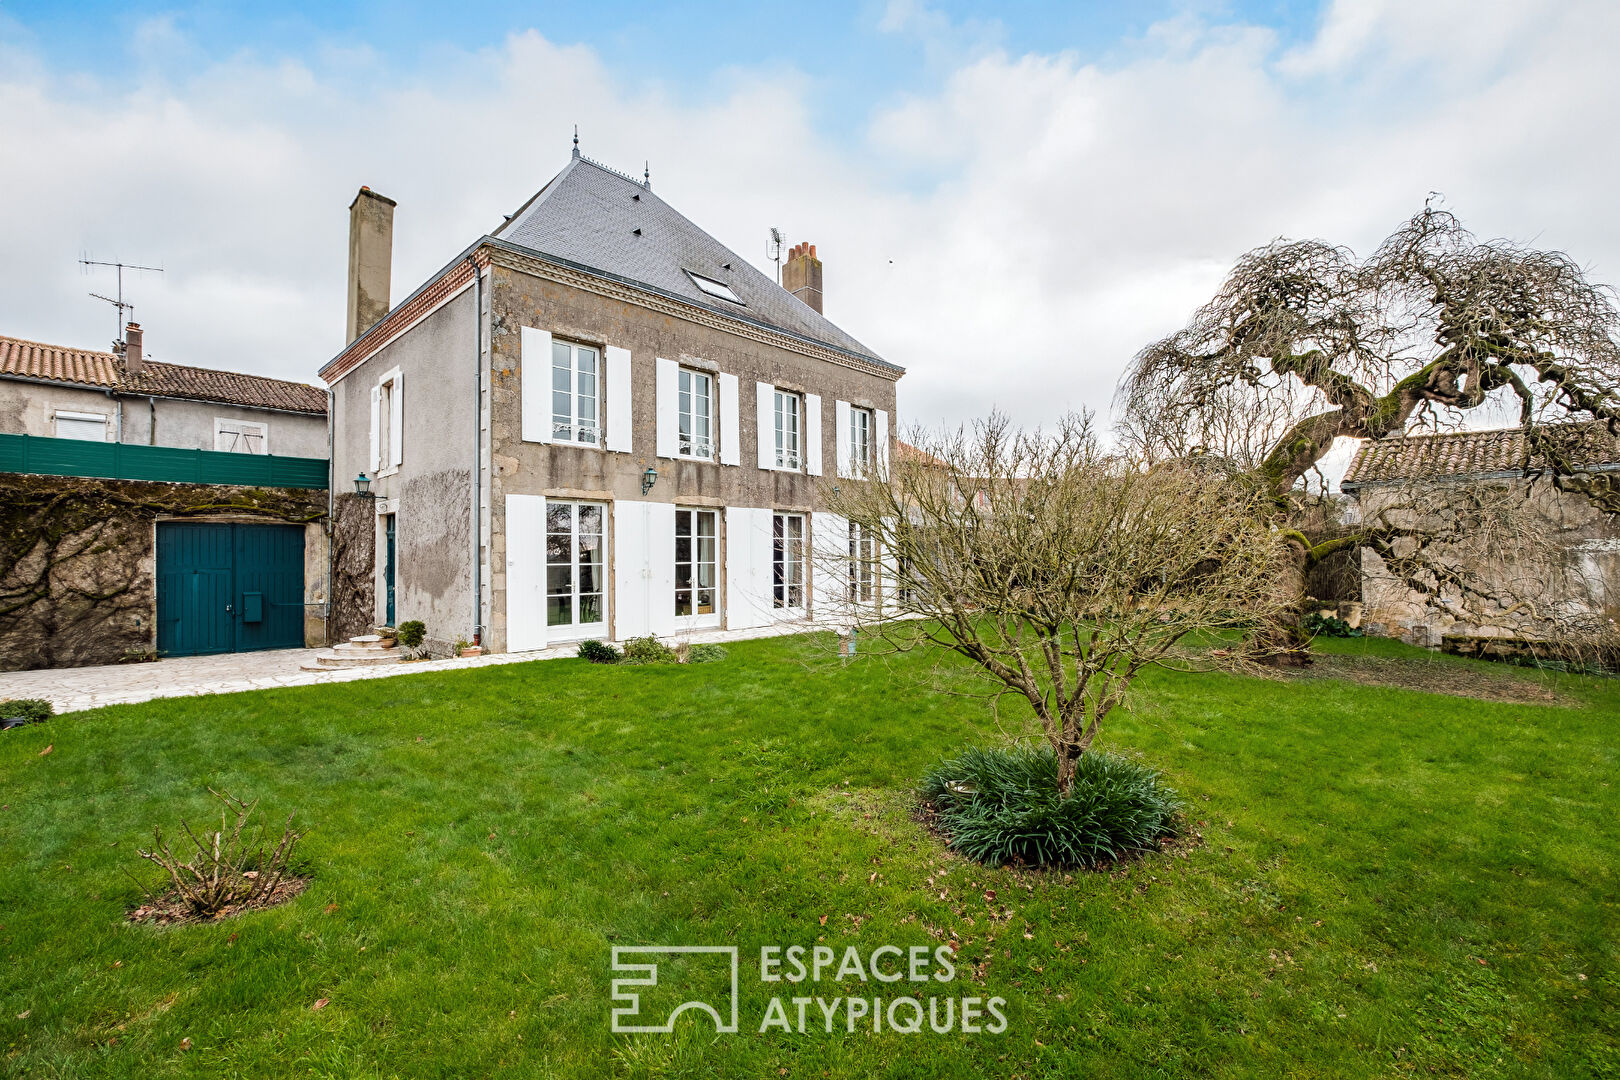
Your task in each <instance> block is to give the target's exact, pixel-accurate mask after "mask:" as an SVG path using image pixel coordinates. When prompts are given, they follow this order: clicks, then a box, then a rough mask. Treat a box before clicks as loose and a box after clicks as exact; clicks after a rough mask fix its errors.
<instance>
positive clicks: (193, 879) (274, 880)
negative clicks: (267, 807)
mask: <svg viewBox="0 0 1620 1080" xmlns="http://www.w3.org/2000/svg"><path fill="white" fill-rule="evenodd" d="M209 794H210V795H213V796H214V797H215V798H216V799H218V800H219V801H220V802H222V803H224V804H225V808H224V810H223V811H222V812H221V813H220V819H219V828H218V829H216V830H214V831H212V832H205V833H203V835H202V837H201V838H199V837H198V836H197V834H196V833H195V832H193V831H192V828H191V826H190V825H189V824H187V823H186V822H185V820H184V819H182V820H181V822H180V828H181V829H182V830H183V831H184V832H185V834H186V838H187V839H188V840H190V841H191V847H192V851H191V853H190V856H189V858H185V859H182V858H181V856H180V855H177V854H176V853H175V852H174V850H173V849H172V848H171V847H170V845H169V842H168V841H167V840H165V839H164V838H163V830H162V829H160V828H154V829H153V830H152V841H153V848H152V850H151V851H144V850H141V849H139V848H137V849H136V854H138V855H139V856H140V857H141V858H143V859H146V860H147V861H148V862H151V863H155V864H156V865H157V866H159V867H162V869H163V872H164V874H165V875H167V879H168V881H167V884H168V885H169V887H170V895H169V896H168V897H167V898H166V899H168V900H170V901H173V900H178V901H180V902H181V903H182V904H183V905H184V906H185V908H186V909H188V910H189V911H190V912H191V914H192V915H194V916H197V917H203V918H212V917H215V916H218V915H220V914H223V913H225V912H226V911H227V910H229V909H233V908H251V907H262V906H264V905H265V904H267V903H269V902H272V901H273V899H274V897H275V896H276V890H277V888H278V887H279V886H281V885H282V883H283V882H284V881H287V880H289V879H290V878H291V876H292V874H291V871H290V869H289V866H290V861H291V859H292V853H293V848H294V847H295V846H297V844H298V841H299V840H301V839H303V834H302V833H298V832H295V831H293V828H292V820H293V819H292V815H291V814H288V815H287V823H286V825H285V826H283V828H282V832H281V838H280V839H279V840H277V841H276V842H275V843H274V845H273V846H272V845H271V843H270V834H269V833H267V832H266V831H265V828H264V825H263V823H262V822H261V823H258V824H253V823H251V819H252V817H253V812H254V811H255V810H257V809H258V807H259V803H258V800H257V799H255V800H254V801H253V802H251V803H248V802H243V801H242V800H241V799H237V798H233V797H232V796H230V795H229V794H227V793H225V792H221V791H215V790H213V789H212V788H210V789H209ZM142 888H143V889H145V888H146V887H145V886H142ZM146 894H147V896H148V897H150V898H151V899H152V900H153V901H154V902H155V903H158V902H161V900H162V899H165V898H160V897H159V896H157V895H156V894H155V893H154V892H153V891H152V890H151V889H146Z"/></svg>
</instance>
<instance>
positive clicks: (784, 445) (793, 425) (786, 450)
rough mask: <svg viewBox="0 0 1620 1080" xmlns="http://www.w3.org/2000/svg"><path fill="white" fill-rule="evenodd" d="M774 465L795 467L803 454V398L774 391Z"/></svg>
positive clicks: (788, 392) (783, 391) (782, 391)
mask: <svg viewBox="0 0 1620 1080" xmlns="http://www.w3.org/2000/svg"><path fill="white" fill-rule="evenodd" d="M775 410H776V467H777V468H778V469H797V468H798V467H799V466H800V463H801V460H802V458H803V454H804V398H803V397H801V396H800V395H798V394H796V393H794V392H793V391H791V390H778V391H776V404H775Z"/></svg>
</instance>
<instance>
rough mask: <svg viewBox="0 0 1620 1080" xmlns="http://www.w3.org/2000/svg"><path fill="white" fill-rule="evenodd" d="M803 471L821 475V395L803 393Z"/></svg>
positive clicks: (812, 474)
mask: <svg viewBox="0 0 1620 1080" xmlns="http://www.w3.org/2000/svg"><path fill="white" fill-rule="evenodd" d="M804 471H805V472H807V473H809V474H810V475H811V476H820V475H821V395H820V394H806V395H804Z"/></svg>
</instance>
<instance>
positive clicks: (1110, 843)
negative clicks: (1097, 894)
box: [921, 746, 1181, 867]
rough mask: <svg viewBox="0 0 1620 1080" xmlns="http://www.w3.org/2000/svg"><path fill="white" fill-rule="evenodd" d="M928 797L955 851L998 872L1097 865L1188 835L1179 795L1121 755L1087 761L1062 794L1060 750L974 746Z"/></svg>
mask: <svg viewBox="0 0 1620 1080" xmlns="http://www.w3.org/2000/svg"><path fill="white" fill-rule="evenodd" d="M921 794H922V797H923V798H924V799H925V800H927V802H928V803H929V804H930V805H931V806H932V808H933V810H934V811H935V813H936V814H937V815H938V819H937V822H938V825H939V828H940V830H941V831H942V832H943V833H944V834H945V837H946V840H947V842H948V843H949V844H950V846H951V847H952V848H953V849H954V850H956V851H957V852H960V853H961V854H962V855H965V856H966V857H968V858H970V859H974V860H977V861H978V862H982V863H988V864H990V865H992V866H1000V865H1002V864H1004V863H1021V864H1028V865H1036V866H1082V867H1090V866H1095V865H1096V864H1097V863H1100V862H1107V861H1112V860H1116V859H1119V858H1120V857H1122V856H1124V855H1126V854H1129V853H1131V852H1135V851H1144V850H1152V849H1155V848H1156V847H1157V846H1158V842H1159V841H1160V840H1161V839H1164V838H1166V837H1171V836H1175V835H1177V834H1178V832H1179V831H1180V830H1179V827H1178V825H1177V821H1176V815H1177V814H1178V813H1179V811H1180V810H1181V800H1180V798H1179V797H1178V796H1177V795H1176V792H1175V791H1174V790H1172V789H1171V788H1169V787H1166V786H1165V785H1164V783H1163V782H1162V781H1161V780H1160V778H1159V774H1158V773H1157V772H1155V771H1154V770H1153V769H1150V768H1148V767H1147V766H1146V765H1143V764H1141V763H1139V762H1136V761H1132V760H1130V759H1129V758H1124V757H1120V756H1119V755H1117V754H1107V753H1100V752H1092V753H1088V754H1086V755H1084V756H1083V757H1081V759H1080V761H1079V763H1078V765H1077V766H1076V768H1075V778H1074V786H1073V787H1072V788H1071V789H1070V791H1069V794H1068V795H1067V796H1060V795H1059V794H1058V790H1057V756H1056V755H1055V754H1054V753H1053V752H1052V749H1051V747H1049V746H1040V747H1014V748H1011V749H996V750H983V749H978V748H972V749H968V750H965V751H963V753H962V754H961V755H960V756H958V757H955V758H951V759H949V760H947V761H942V762H940V763H939V764H938V765H936V766H934V768H933V769H932V770H930V771H929V773H928V775H927V776H925V777H924V778H923V782H922V789H921Z"/></svg>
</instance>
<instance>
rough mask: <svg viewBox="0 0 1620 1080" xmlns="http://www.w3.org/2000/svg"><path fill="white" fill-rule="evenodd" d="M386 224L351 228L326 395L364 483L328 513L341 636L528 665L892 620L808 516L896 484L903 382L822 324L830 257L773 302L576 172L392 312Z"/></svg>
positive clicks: (764, 288)
mask: <svg viewBox="0 0 1620 1080" xmlns="http://www.w3.org/2000/svg"><path fill="white" fill-rule="evenodd" d="M394 209H395V206H394V203H393V202H392V201H391V200H388V199H386V198H384V197H382V196H380V195H378V194H376V193H375V192H372V191H370V190H369V189H366V188H362V189H360V192H359V194H358V195H357V196H356V197H355V201H354V202H353V203H352V204H351V206H350V257H349V269H350V280H349V303H348V311H349V326H348V341H349V343H348V344H347V346H346V347H345V348H344V349H343V350H342V351H341V352H340V353H338V355H337V356H335V357H334V358H333V359H332V360H331V361H330V362H328V363H327V364H326V365H325V366H324V367H323V368H322V369H321V372H320V374H321V377H322V378H323V379H325V380H326V382H327V383H328V384H329V385H330V386H331V389H332V395H333V415H332V425H333V439H334V456H333V472H334V475H335V476H337V477H339V478H340V480H339V481H337V483H338V484H339V485H340V489H341V488H342V486H345V485H348V484H349V483H350V481H349V480H348V479H347V478H349V477H356V478H357V479H358V480H359V481H360V483H361V484H362V485H364V486H366V487H368V490H367V491H366V492H365V494H364V495H360V494H358V493H354V494H350V493H348V492H347V491H345V492H344V493H343V494H340V495H339V496H338V498H337V502H336V510H335V520H334V537H335V539H334V544H335V546H336V551H335V555H336V559H335V562H336V566H337V571H336V577H335V579H334V597H335V600H334V602H335V604H336V605H337V616H336V618H335V625H334V633H335V634H339V633H342V634H347V633H354V632H359V631H362V630H364V629H365V627H366V626H367V625H368V624H370V623H373V622H375V623H395V622H399V621H404V620H408V619H420V620H422V621H423V622H424V623H425V624H426V625H427V628H428V635H429V639H430V641H431V642H433V643H434V645H435V646H436V647H439V648H444V647H446V646H448V645H449V644H450V643H452V642H453V641H455V640H457V639H465V640H467V641H478V642H481V643H482V645H483V646H484V647H485V648H486V649H489V650H491V651H496V652H502V651H525V650H532V649H538V648H542V647H546V646H552V645H556V644H558V643H561V642H568V641H576V640H582V639H585V638H607V639H620V640H622V639H625V638H629V637H634V636H640V635H645V634H656V635H663V636H669V635H675V634H679V633H681V632H683V631H696V630H702V629H721V628H724V629H731V630H742V629H754V628H765V627H770V626H774V625H776V624H779V623H782V622H793V621H798V620H806V619H811V618H814V617H815V615H816V613H817V611H818V604H821V606H822V607H824V608H825V607H827V606H829V605H826V604H824V603H822V601H824V600H825V599H826V597H827V596H829V595H831V593H830V591H831V590H846V589H849V588H852V587H853V588H855V589H857V591H858V593H859V596H860V598H861V599H862V600H863V601H864V600H866V598H868V597H870V598H871V602H874V603H876V602H880V601H881V596H882V592H883V588H884V583H883V582H882V581H881V580H880V579H874V576H873V575H872V574H870V573H865V572H862V573H857V574H856V575H855V576H854V577H853V578H852V579H851V580H844V576H843V575H838V578H837V579H836V580H821V579H820V576H818V575H817V573H816V572H815V569H814V568H815V566H816V565H817V564H818V561H819V560H818V559H817V558H812V554H813V553H814V554H817V555H819V554H821V553H824V552H832V553H835V554H836V553H838V552H843V551H866V550H869V548H870V545H869V544H868V543H866V542H865V540H864V538H861V537H858V536H852V535H851V526H850V525H849V523H848V522H846V521H844V520H843V519H840V518H835V517H833V516H831V515H829V514H827V513H825V512H823V511H822V510H820V509H819V502H818V497H817V492H818V485H820V484H823V483H831V484H836V483H837V482H838V481H839V479H841V478H853V477H857V476H861V475H866V474H869V473H871V472H872V471H874V470H878V469H881V468H883V467H884V466H885V464H886V462H887V460H888V455H889V453H890V450H891V447H892V446H893V439H894V430H895V422H894V417H895V384H896V382H897V380H899V378H900V377H901V375H902V374H903V373H904V371H903V369H902V368H900V367H897V366H896V365H894V364H891V363H889V362H888V361H886V360H884V359H882V358H881V357H879V356H878V355H877V354H876V353H875V352H873V350H871V349H870V348H868V347H867V346H865V345H863V344H861V342H859V341H858V340H856V339H855V338H854V337H852V336H850V335H849V334H848V333H846V332H845V331H844V330H842V329H840V328H839V327H838V326H836V325H835V324H834V323H833V322H832V321H830V320H829V319H828V318H826V317H825V316H824V315H823V313H822V310H821V308H822V272H823V270H822V263H821V260H820V259H819V258H818V256H817V254H816V249H815V247H814V246H812V245H808V244H801V245H798V246H797V247H795V248H793V249H792V251H791V252H790V254H789V256H788V259H787V261H786V264H785V265H784V266H783V268H782V278H783V284H782V285H778V284H777V283H776V282H775V281H773V280H772V279H771V278H770V277H768V276H766V275H765V274H763V273H761V272H760V271H759V270H757V269H755V268H754V267H753V266H752V265H750V264H749V263H748V262H747V261H746V260H745V259H743V258H742V257H741V256H739V255H737V254H736V253H734V252H733V251H731V250H730V249H728V248H727V247H725V246H724V245H723V244H721V243H720V242H719V241H717V240H715V239H714V238H713V237H712V236H710V235H708V234H707V233H705V232H704V231H703V230H702V229H700V228H698V226H696V225H695V224H693V223H692V222H691V221H689V220H687V219H686V218H685V217H683V216H682V215H681V214H680V213H679V212H678V211H677V210H676V209H675V208H673V207H672V206H670V205H669V204H668V203H666V202H664V201H663V200H662V199H660V198H659V197H658V196H657V195H656V194H654V192H653V190H652V186H651V183H650V181H649V180H648V179H647V178H646V177H645V176H643V177H642V178H641V179H639V180H638V179H635V178H633V177H631V176H627V175H624V174H621V173H619V172H616V171H614V170H613V169H610V168H608V167H606V166H603V165H600V164H597V163H595V162H592V161H590V160H589V159H587V158H583V157H581V156H579V152H578V150H577V148H576V149H575V151H574V155H573V157H572V159H571V160H570V161H569V162H568V164H567V166H566V167H565V168H564V169H563V170H562V171H561V172H560V173H558V174H557V176H556V177H554V178H553V179H552V180H551V182H550V183H548V184H546V185H545V187H543V188H542V189H541V190H540V191H539V192H538V193H537V194H536V195H535V196H534V197H533V198H531V199H530V200H529V201H528V202H526V203H524V204H523V205H522V206H521V207H519V208H518V210H517V211H516V213H514V214H512V215H510V216H508V217H507V219H506V221H505V222H504V224H502V225H501V226H500V227H499V228H497V229H495V230H494V232H493V233H491V234H489V235H486V236H482V237H480V238H478V239H477V240H475V241H474V242H473V243H472V244H471V245H470V246H468V247H467V248H466V249H465V250H464V251H462V252H461V253H460V254H458V255H456V256H455V257H454V258H453V259H451V260H450V261H449V262H448V263H447V264H446V265H445V266H444V268H443V269H441V270H440V271H439V272H437V273H436V274H434V275H433V276H432V277H430V278H429V279H428V280H427V281H425V282H423V283H422V284H421V285H420V286H419V287H417V288H416V289H415V290H414V291H413V292H411V293H410V295H408V296H407V297H406V298H405V299H404V300H403V301H401V302H400V303H398V304H395V305H390V303H389V278H390V269H389V264H390V250H391V243H392V241H391V236H392V228H393V214H394ZM823 576H830V575H823ZM852 581H853V585H852V584H851V582H852Z"/></svg>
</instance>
